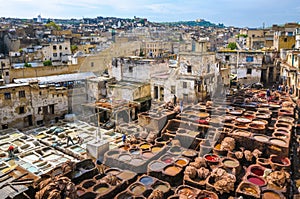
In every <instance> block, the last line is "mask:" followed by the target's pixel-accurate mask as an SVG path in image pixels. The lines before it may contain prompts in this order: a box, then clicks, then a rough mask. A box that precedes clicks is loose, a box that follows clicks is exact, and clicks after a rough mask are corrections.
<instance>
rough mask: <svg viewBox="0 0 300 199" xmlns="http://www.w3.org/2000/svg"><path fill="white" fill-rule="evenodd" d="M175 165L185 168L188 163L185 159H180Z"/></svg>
mask: <svg viewBox="0 0 300 199" xmlns="http://www.w3.org/2000/svg"><path fill="white" fill-rule="evenodd" d="M175 163H176V164H177V165H179V166H181V167H184V166H186V165H187V164H188V162H187V161H186V160H185V159H179V160H177V161H176V162H175Z"/></svg>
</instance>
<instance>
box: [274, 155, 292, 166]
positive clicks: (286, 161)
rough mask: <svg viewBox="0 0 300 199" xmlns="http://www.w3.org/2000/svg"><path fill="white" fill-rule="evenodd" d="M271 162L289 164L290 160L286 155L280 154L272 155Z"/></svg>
mask: <svg viewBox="0 0 300 199" xmlns="http://www.w3.org/2000/svg"><path fill="white" fill-rule="evenodd" d="M271 162H273V163H277V164H282V165H289V164H290V160H289V159H288V158H287V157H280V156H273V157H271Z"/></svg>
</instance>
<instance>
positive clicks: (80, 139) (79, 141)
mask: <svg viewBox="0 0 300 199" xmlns="http://www.w3.org/2000/svg"><path fill="white" fill-rule="evenodd" d="M77 140H78V141H77V143H78V144H80V145H81V144H82V143H83V138H82V137H80V136H79V135H78V136H77Z"/></svg>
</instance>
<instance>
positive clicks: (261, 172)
mask: <svg viewBox="0 0 300 199" xmlns="http://www.w3.org/2000/svg"><path fill="white" fill-rule="evenodd" d="M250 172H251V173H253V174H255V175H257V176H263V175H264V170H263V169H261V168H259V167H252V168H251V170H250Z"/></svg>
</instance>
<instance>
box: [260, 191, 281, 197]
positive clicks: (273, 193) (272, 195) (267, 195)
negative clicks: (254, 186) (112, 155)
mask: <svg viewBox="0 0 300 199" xmlns="http://www.w3.org/2000/svg"><path fill="white" fill-rule="evenodd" d="M271 198H272V199H280V198H281V196H280V195H279V194H278V193H276V192H273V191H266V192H264V193H263V194H262V199H271Z"/></svg>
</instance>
